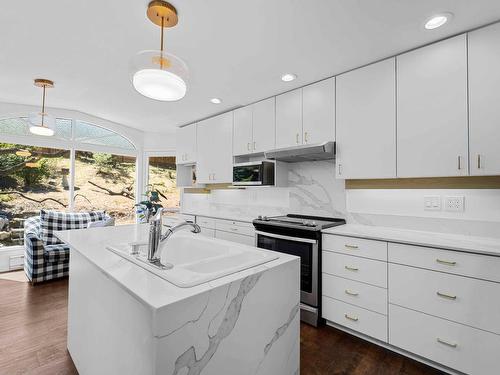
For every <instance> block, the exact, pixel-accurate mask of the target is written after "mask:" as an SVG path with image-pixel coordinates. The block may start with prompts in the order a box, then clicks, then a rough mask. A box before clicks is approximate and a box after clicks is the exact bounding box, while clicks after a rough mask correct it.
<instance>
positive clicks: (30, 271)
mask: <svg viewBox="0 0 500 375" xmlns="http://www.w3.org/2000/svg"><path fill="white" fill-rule="evenodd" d="M109 219H110V217H109V216H108V215H107V214H106V213H105V212H104V211H91V212H75V213H68V212H57V211H45V210H41V211H40V216H33V217H30V218H29V219H27V220H26V221H25V222H24V271H25V272H26V276H28V279H29V280H30V281H31V282H32V283H39V282H41V281H46V280H51V279H57V278H59V277H63V276H67V275H68V274H69V247H68V246H67V245H66V244H65V243H63V242H61V241H60V240H59V239H58V238H57V237H56V236H55V235H54V231H58V230H69V229H83V228H87V227H88V226H89V223H92V222H96V221H106V220H109Z"/></svg>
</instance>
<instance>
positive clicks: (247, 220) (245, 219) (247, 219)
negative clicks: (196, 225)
mask: <svg viewBox="0 0 500 375" xmlns="http://www.w3.org/2000/svg"><path fill="white" fill-rule="evenodd" d="M181 214H183V215H193V216H203V217H209V218H212V219H222V220H230V221H241V222H243V223H251V222H252V221H253V220H254V219H255V217H253V218H251V217H245V216H239V217H232V216H230V215H220V214H212V213H208V214H204V213H194V212H181Z"/></svg>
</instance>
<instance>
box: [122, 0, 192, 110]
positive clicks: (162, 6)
mask: <svg viewBox="0 0 500 375" xmlns="http://www.w3.org/2000/svg"><path fill="white" fill-rule="evenodd" d="M147 16H148V18H149V19H150V20H151V22H153V23H154V24H156V25H158V26H160V28H161V41H160V50H146V51H141V52H139V53H138V54H137V55H136V56H134V58H133V59H132V64H131V80H132V85H133V86H134V88H135V90H136V91H137V92H139V93H140V94H142V95H144V96H145V97H147V98H150V99H155V100H160V101H176V100H180V99H182V98H183V97H184V96H185V95H186V91H187V83H186V82H187V80H188V68H187V65H186V64H185V63H184V61H182V60H181V59H180V58H178V57H177V56H175V55H173V54H170V53H167V52H165V51H164V49H163V29H164V28H165V27H172V26H175V25H176V24H177V11H176V10H175V8H174V7H173V6H172V5H171V4H169V3H167V2H165V1H158V0H153V1H151V2H150V3H149V6H148V11H147Z"/></svg>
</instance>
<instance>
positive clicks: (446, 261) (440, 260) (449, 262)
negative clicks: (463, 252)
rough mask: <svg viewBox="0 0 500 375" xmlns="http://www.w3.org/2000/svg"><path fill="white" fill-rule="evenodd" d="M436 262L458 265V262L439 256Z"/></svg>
mask: <svg viewBox="0 0 500 375" xmlns="http://www.w3.org/2000/svg"><path fill="white" fill-rule="evenodd" d="M436 262H438V263H440V264H446V265H447V266H456V265H457V262H452V261H450V260H443V259H439V258H437V259H436Z"/></svg>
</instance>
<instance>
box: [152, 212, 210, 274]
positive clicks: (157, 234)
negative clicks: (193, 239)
mask: <svg viewBox="0 0 500 375" xmlns="http://www.w3.org/2000/svg"><path fill="white" fill-rule="evenodd" d="M162 215H163V208H159V209H158V211H157V212H156V215H155V216H154V217H153V218H152V219H151V223H150V224H149V242H148V261H149V262H150V263H151V264H153V265H154V266H157V267H159V268H162V269H169V268H172V267H173V266H172V265H171V264H162V263H161V261H160V259H161V244H162V243H163V242H165V241H167V240H168V239H169V238H170V236H172V235H173V234H174V233H175V232H177V231H179V230H181V229H183V228H187V227H191V228H192V229H191V232H193V233H200V232H201V228H200V226H199V225H198V224H195V223H192V222H188V221H184V222H182V223H179V224H177V225H175V226H173V227H171V228H168V229H167V232H166V233H165V234H164V235H162V234H161V230H162V227H163V223H162Z"/></svg>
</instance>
